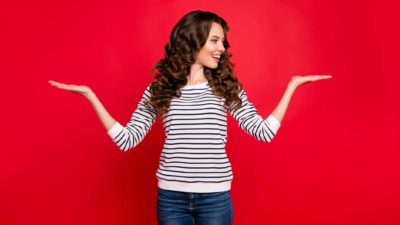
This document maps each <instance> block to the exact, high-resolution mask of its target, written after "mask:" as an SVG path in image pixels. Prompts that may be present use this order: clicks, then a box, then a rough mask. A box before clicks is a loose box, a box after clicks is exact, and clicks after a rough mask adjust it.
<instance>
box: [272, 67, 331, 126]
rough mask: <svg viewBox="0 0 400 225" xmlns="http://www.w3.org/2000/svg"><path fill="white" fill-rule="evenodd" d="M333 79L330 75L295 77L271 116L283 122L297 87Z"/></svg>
mask: <svg viewBox="0 0 400 225" xmlns="http://www.w3.org/2000/svg"><path fill="white" fill-rule="evenodd" d="M329 78H332V76H330V75H308V76H294V77H292V79H291V81H290V82H289V84H288V86H287V88H286V91H285V93H284V94H283V96H282V98H281V100H280V101H279V103H278V105H277V106H276V108H275V109H274V111H272V113H271V115H272V116H274V117H275V118H276V119H277V120H278V121H279V122H282V120H283V117H284V116H285V113H286V110H287V108H288V105H289V102H290V99H291V98H292V95H293V93H294V91H295V90H296V88H297V87H299V86H300V85H302V84H305V83H308V82H313V81H317V80H322V79H329Z"/></svg>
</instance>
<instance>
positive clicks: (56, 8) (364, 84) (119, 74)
mask: <svg viewBox="0 0 400 225" xmlns="http://www.w3.org/2000/svg"><path fill="white" fill-rule="evenodd" d="M240 2H242V1H239V0H234V1H228V0H219V1H210V0H207V1H206V0H204V1H183V0H182V1H156V0H153V1H141V2H138V1H137V2H136V1H116V0H102V1H87V0H86V1H44V0H41V1H32V2H18V1H7V2H2V3H0V4H1V5H0V9H1V13H0V16H1V17H0V19H1V20H0V31H1V35H0V36H1V37H0V40H1V42H0V55H1V56H0V57H1V58H0V59H1V60H0V68H1V71H0V73H1V78H2V82H1V84H2V85H1V88H0V90H1V93H0V94H1V105H2V109H1V119H2V122H1V125H2V135H1V138H2V144H1V145H2V146H1V150H0V182H1V183H0V224H7V225H8V224H9V225H14V224H18V225H20V224H41V225H45V224H77V225H80V224H82V225H83V224H85V225H87V224H96V225H105V224H121V225H123V224H157V223H156V213H155V207H156V194H157V183H156V182H157V180H156V177H155V172H156V169H157V166H158V157H159V154H160V151H161V148H162V145H163V139H164V134H163V129H162V125H161V121H160V120H158V121H157V122H156V124H155V125H154V126H153V128H152V131H151V132H150V133H149V134H148V136H146V138H145V139H144V141H143V142H142V143H141V144H140V145H139V146H138V147H137V148H135V149H133V150H131V151H129V152H127V153H123V152H121V151H120V150H119V149H118V148H117V147H116V146H115V145H114V144H113V143H112V141H111V139H110V138H109V137H108V136H107V134H106V132H105V130H104V129H103V128H102V126H101V125H100V123H99V121H98V119H97V118H96V115H95V113H94V111H93V110H92V109H91V106H90V104H89V103H88V102H87V101H85V99H84V98H83V97H81V96H78V95H75V94H72V93H68V92H65V91H62V90H58V89H57V88H55V87H52V86H50V85H49V84H48V83H47V81H48V80H50V79H52V80H55V81H59V82H66V83H74V84H85V85H88V86H90V87H91V88H92V89H93V90H94V91H95V92H96V94H97V96H98V97H99V98H100V99H101V101H102V102H103V104H104V105H105V106H106V108H107V109H108V110H109V112H110V113H111V114H112V115H113V116H114V117H115V118H116V119H117V120H118V121H120V122H121V123H122V124H125V123H126V122H127V121H128V120H129V119H130V115H131V113H132V112H133V110H134V109H135V108H136V105H137V102H138V101H139V99H140V97H141V94H142V93H143V91H144V88H145V87H146V86H147V85H148V84H149V82H151V80H152V77H151V75H150V70H151V67H152V66H153V65H154V63H155V62H156V61H157V60H158V59H159V58H160V57H162V55H163V47H164V44H165V43H166V42H167V40H168V37H169V34H170V32H171V30H172V28H173V26H174V25H175V23H176V22H177V21H178V20H179V19H180V18H181V17H182V16H183V15H184V14H186V13H187V12H189V11H191V10H194V9H202V10H210V11H214V12H216V13H217V14H219V15H220V16H222V17H224V18H225V19H226V20H227V22H228V23H229V25H230V27H231V32H230V33H229V36H228V38H229V41H230V43H231V46H232V48H231V52H232V53H233V58H232V61H233V62H234V63H236V65H237V74H238V77H239V78H240V80H241V81H242V82H243V84H244V88H245V90H246V92H247V93H248V96H249V98H250V100H251V101H252V102H253V103H254V105H255V106H256V108H257V110H258V112H259V113H260V115H262V116H263V117H266V116H268V115H269V113H270V112H271V111H272V110H273V109H274V107H275V106H276V104H277V103H278V101H279V99H280V97H281V96H282V94H283V92H284V90H285V88H286V85H287V83H288V81H289V80H290V77H291V76H293V75H296V74H300V75H306V74H331V75H332V76H333V78H332V79H330V80H323V81H319V82H315V83H311V84H306V85H304V86H301V87H300V88H299V89H298V90H297V91H296V93H295V94H294V96H293V98H292V101H291V104H290V106H289V108H288V112H287V114H286V117H285V118H284V120H283V123H282V127H281V129H280V130H279V132H278V135H277V136H276V138H275V139H274V141H273V142H272V143H270V144H266V143H262V142H258V141H256V140H255V139H253V138H252V137H251V136H249V135H247V134H246V133H245V132H243V131H242V130H241V129H240V128H239V127H238V126H237V123H236V121H234V120H233V119H232V118H231V117H229V121H228V123H229V127H228V133H229V135H228V144H227V152H228V156H229V158H230V160H231V162H232V166H233V171H234V176H235V178H234V181H233V187H232V197H233V202H234V211H235V219H234V224H235V225H246V224H273V225H288V224H290V225H314V224H315V225H333V224H340V225H354V224H363V225H369V224H371V225H372V224H380V225H391V224H393V225H395V224H400V213H399V212H400V179H399V172H400V165H399V161H400V154H399V149H400V148H399V146H400V144H399V141H398V139H396V138H397V136H398V133H399V132H398V128H399V119H398V116H399V111H400V107H399V104H398V103H399V94H398V89H399V87H398V83H399V81H400V78H399V67H398V63H399V62H398V60H399V57H398V54H399V49H400V48H399V40H400V39H399V38H400V35H399V30H400V29H399V8H398V7H397V6H396V5H395V4H394V3H391V2H388V1H344V0H340V1H322V0H320V1H318V0H305V1H261V0H260V1H245V2H244V3H240ZM393 2H395V1H393Z"/></svg>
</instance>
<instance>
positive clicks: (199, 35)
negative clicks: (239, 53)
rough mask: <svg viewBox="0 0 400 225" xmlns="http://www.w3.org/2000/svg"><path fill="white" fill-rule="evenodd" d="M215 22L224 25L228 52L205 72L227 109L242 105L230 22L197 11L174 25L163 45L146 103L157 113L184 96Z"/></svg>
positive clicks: (213, 89)
mask: <svg viewBox="0 0 400 225" xmlns="http://www.w3.org/2000/svg"><path fill="white" fill-rule="evenodd" d="M213 22H215V23H218V24H220V25H221V26H222V29H223V31H224V35H225V40H224V41H223V45H224V47H225V51H224V52H223V54H222V55H221V58H220V62H219V65H218V67H217V68H216V69H210V68H207V67H204V75H205V77H206V79H207V80H208V83H209V85H210V87H211V89H212V92H213V94H214V95H216V96H219V97H222V98H224V100H225V102H224V106H225V107H226V108H227V109H235V108H238V107H240V106H241V105H242V101H241V99H240V97H239V93H240V91H241V90H242V85H241V84H240V83H239V81H238V79H237V78H236V76H235V74H234V67H235V65H234V64H233V63H232V62H231V61H230V58H231V57H232V54H231V53H230V52H229V51H228V48H229V43H228V40H227V37H226V36H227V33H228V32H229V27H228V24H227V23H226V21H225V20H224V19H223V18H221V17H219V16H217V15H216V14H215V13H212V12H205V11H200V10H196V11H192V12H189V13H188V14H186V15H185V16H183V18H182V19H180V20H179V22H178V23H177V24H176V25H175V27H174V28H173V30H172V33H171V35H170V39H169V42H168V43H167V44H166V45H165V48H164V50H165V52H164V55H165V57H164V58H163V59H160V60H159V61H158V62H157V63H156V64H155V66H154V67H153V69H152V72H153V76H154V77H155V80H154V81H153V82H152V83H151V84H150V93H151V97H150V98H149V99H148V101H146V104H147V105H148V104H150V105H152V106H153V107H154V108H155V110H156V111H157V113H158V114H164V113H166V112H167V111H168V109H169V107H170V104H171V99H172V98H173V97H180V96H181V91H180V89H181V88H182V87H183V86H185V85H186V84H187V77H188V75H189V74H190V68H191V65H192V64H193V63H194V62H195V59H196V55H197V53H198V52H199V50H200V49H201V48H202V47H203V46H204V44H205V43H206V41H207V39H208V35H209V33H210V30H211V25H212V23H213Z"/></svg>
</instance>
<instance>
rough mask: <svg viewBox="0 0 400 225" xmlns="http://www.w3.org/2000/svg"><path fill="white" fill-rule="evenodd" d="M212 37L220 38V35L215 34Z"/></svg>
mask: <svg viewBox="0 0 400 225" xmlns="http://www.w3.org/2000/svg"><path fill="white" fill-rule="evenodd" d="M211 37H216V38H219V36H217V35H213V36H211ZM222 39H225V38H222Z"/></svg>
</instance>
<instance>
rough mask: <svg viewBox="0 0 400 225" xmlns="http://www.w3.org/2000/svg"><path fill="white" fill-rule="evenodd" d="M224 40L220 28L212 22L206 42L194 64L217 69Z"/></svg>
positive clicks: (222, 31)
mask: <svg viewBox="0 0 400 225" xmlns="http://www.w3.org/2000/svg"><path fill="white" fill-rule="evenodd" d="M224 39H225V36H224V30H223V29H222V26H221V25H220V24H218V23H214V22H213V23H212V25H211V30H210V34H209V35H208V38H207V41H206V43H205V44H204V46H203V47H202V48H201V49H200V51H199V53H198V54H197V57H196V62H195V63H197V64H200V65H203V66H205V67H208V68H210V69H216V68H217V67H218V63H219V60H220V57H221V55H222V53H223V52H224V51H225V48H224V44H223V41H224Z"/></svg>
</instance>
